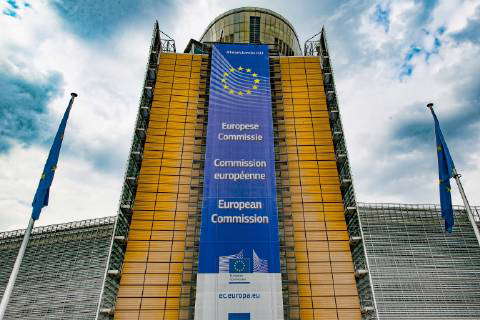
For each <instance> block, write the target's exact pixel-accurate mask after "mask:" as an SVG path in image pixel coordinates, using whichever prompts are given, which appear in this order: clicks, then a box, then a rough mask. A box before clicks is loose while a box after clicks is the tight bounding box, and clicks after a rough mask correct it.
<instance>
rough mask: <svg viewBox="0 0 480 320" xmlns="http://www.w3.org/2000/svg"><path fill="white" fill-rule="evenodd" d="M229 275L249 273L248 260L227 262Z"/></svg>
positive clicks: (250, 269)
mask: <svg viewBox="0 0 480 320" xmlns="http://www.w3.org/2000/svg"><path fill="white" fill-rule="evenodd" d="M228 272H229V273H250V272H252V268H251V266H250V259H246V258H243V259H230V261H228Z"/></svg>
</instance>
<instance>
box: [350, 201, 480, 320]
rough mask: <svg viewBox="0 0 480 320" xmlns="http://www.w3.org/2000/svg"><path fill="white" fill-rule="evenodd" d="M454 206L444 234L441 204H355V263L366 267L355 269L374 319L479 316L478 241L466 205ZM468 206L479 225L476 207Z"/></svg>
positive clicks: (352, 231)
mask: <svg viewBox="0 0 480 320" xmlns="http://www.w3.org/2000/svg"><path fill="white" fill-rule="evenodd" d="M454 209H455V211H454V216H455V227H454V230H453V232H452V233H451V234H448V233H445V232H444V224H445V223H444V220H443V218H442V217H441V213H440V207H439V206H436V205H409V204H385V203H379V204H364V203H359V204H358V209H357V212H356V214H355V215H354V216H353V219H352V220H351V223H350V224H349V231H350V235H351V239H352V248H353V250H352V253H353V257H354V262H355V269H356V270H369V273H368V274H362V273H359V274H358V275H357V276H358V278H359V282H358V284H359V286H358V287H359V290H360V296H361V297H371V299H372V300H373V301H374V304H375V306H376V310H377V319H381V320H400V319H402V320H403V319H409V320H410V319H411V320H417V319H418V320H420V319H421V320H426V319H436V320H443V319H445V320H447V319H456V320H459V319H479V318H480V305H479V304H478V303H476V301H480V246H479V245H478V241H477V239H476V238H475V233H474V231H473V227H472V225H471V223H470V221H469V219H468V216H467V213H466V211H465V210H464V208H463V207H455V208H454ZM472 209H473V211H474V216H475V219H476V221H477V223H478V224H479V225H480V207H473V208H472ZM367 276H370V280H369V281H365V283H362V279H366V278H367ZM370 283H371V284H372V287H373V293H374V294H373V295H372V296H371V295H370V294H371V293H372V289H371V288H369V284H370Z"/></svg>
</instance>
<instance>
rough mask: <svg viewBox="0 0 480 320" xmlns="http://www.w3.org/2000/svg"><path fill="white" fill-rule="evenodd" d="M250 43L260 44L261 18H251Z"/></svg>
mask: <svg viewBox="0 0 480 320" xmlns="http://www.w3.org/2000/svg"><path fill="white" fill-rule="evenodd" d="M250 43H260V17H250Z"/></svg>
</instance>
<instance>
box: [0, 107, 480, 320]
mask: <svg viewBox="0 0 480 320" xmlns="http://www.w3.org/2000/svg"><path fill="white" fill-rule="evenodd" d="M427 107H428V108H429V109H430V111H431V112H432V113H433V103H429V104H427ZM460 177H461V175H460V174H459V173H457V170H456V169H455V168H453V178H454V179H455V182H457V186H458V190H459V191H460V195H461V196H462V200H463V204H464V206H465V210H466V211H467V215H468V219H469V220H470V223H471V224H472V228H473V232H474V233H475V237H476V238H477V241H478V244H479V245H480V231H479V230H478V226H477V223H476V222H475V217H474V216H473V212H472V208H471V207H470V203H469V202H468V199H467V196H466V195H465V190H463V185H462V182H461V181H460ZM0 320H1V319H0Z"/></svg>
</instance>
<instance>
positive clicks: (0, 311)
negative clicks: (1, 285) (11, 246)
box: [0, 217, 35, 320]
mask: <svg viewBox="0 0 480 320" xmlns="http://www.w3.org/2000/svg"><path fill="white" fill-rule="evenodd" d="M34 224H35V220H33V218H32V217H30V221H29V222H28V227H27V230H25V234H24V236H23V241H22V245H21V246H20V250H18V255H17V259H16V260H15V264H14V265H13V269H12V273H11V274H10V278H9V279H8V284H7V287H6V288H5V292H4V293H3V297H2V303H1V304H0V320H3V317H4V316H5V312H6V311H7V305H8V301H9V300H10V296H11V295H12V291H13V286H14V285H15V280H16V279H17V275H18V271H19V270H20V265H21V264H22V260H23V256H24V255H25V250H26V249H27V244H28V240H29V239H30V234H31V233H32V229H33V225H34Z"/></svg>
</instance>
